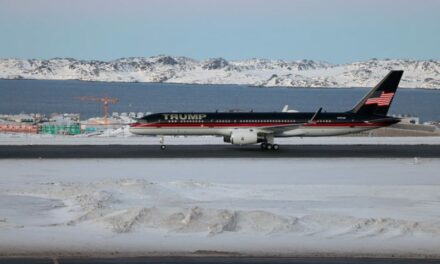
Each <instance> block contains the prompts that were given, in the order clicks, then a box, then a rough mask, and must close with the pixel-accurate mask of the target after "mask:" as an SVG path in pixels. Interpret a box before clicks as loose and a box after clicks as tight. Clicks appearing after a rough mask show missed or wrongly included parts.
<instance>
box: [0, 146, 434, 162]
mask: <svg viewBox="0 0 440 264" xmlns="http://www.w3.org/2000/svg"><path fill="white" fill-rule="evenodd" d="M414 157H418V158H440V145H283V146H281V148H280V150H278V151H273V150H272V151H267V150H261V149H260V147H259V146H258V145H253V146H232V145H169V146H167V149H166V150H161V149H160V148H159V146H158V145H26V146H15V145H13V146H8V145H5V146H0V159H17V158H20V159H21V158H24V159H38V158H44V159H56V158H75V159H76V158H414Z"/></svg>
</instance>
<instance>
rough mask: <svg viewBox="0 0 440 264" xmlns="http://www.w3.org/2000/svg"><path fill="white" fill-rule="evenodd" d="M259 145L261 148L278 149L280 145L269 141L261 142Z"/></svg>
mask: <svg viewBox="0 0 440 264" xmlns="http://www.w3.org/2000/svg"><path fill="white" fill-rule="evenodd" d="M260 147H261V149H263V150H279V149H280V146H279V145H278V144H270V143H266V142H263V143H261V145H260Z"/></svg>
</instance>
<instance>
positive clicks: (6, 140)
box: [0, 128, 440, 145]
mask: <svg viewBox="0 0 440 264" xmlns="http://www.w3.org/2000/svg"><path fill="white" fill-rule="evenodd" d="M275 141H276V143H277V144H282V145H309V144H312V145H322V144H337V145H353V144H354V145H369V144H385V145H421V144H424V145H427V144H429V145H438V144H440V137H317V138H313V137H304V138H301V137H291V138H276V139H275ZM165 143H166V144H167V145H209V144H215V145H217V144H226V143H224V142H223V137H214V136H175V137H174V136H166V137H165ZM110 144H117V145H159V137H154V136H152V137H150V136H135V135H132V134H130V133H129V132H127V130H126V129H123V128H121V129H117V130H108V131H106V132H104V133H103V134H92V135H81V136H63V135H39V134H4V133H3V134H1V133H0V145H110ZM228 144H229V143H228Z"/></svg>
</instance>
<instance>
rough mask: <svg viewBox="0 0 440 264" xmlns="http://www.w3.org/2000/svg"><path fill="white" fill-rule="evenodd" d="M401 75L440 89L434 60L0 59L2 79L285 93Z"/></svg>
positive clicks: (409, 83)
mask: <svg viewBox="0 0 440 264" xmlns="http://www.w3.org/2000/svg"><path fill="white" fill-rule="evenodd" d="M393 69H394V70H405V74H404V76H403V79H402V82H401V87H408V88H432V89H440V61H439V60H426V61H420V60H397V59H392V60H391V59H384V60H378V59H370V60H367V61H360V62H354V63H348V64H340V65H335V64H330V63H327V62H322V61H313V60H301V61H283V60H267V59H249V60H242V61H227V60H225V59H223V58H213V59H208V60H203V61H198V60H194V59H191V58H187V57H172V56H164V55H161V56H154V57H148V58H146V57H134V58H121V59H117V60H114V61H97V60H89V61H84V60H75V59H71V58H54V59H49V60H37V59H0V78H2V79H49V80H84V81H109V82H167V83H192V84H244V85H255V86H267V87H271V86H286V87H369V86H372V85H375V84H376V83H377V82H378V81H380V79H381V78H382V77H383V76H385V75H386V73H387V72H388V71H389V70H393Z"/></svg>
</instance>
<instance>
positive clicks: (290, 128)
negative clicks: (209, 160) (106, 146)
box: [130, 71, 403, 150]
mask: <svg viewBox="0 0 440 264" xmlns="http://www.w3.org/2000/svg"><path fill="white" fill-rule="evenodd" d="M402 74H403V71H391V72H390V73H389V74H388V75H387V76H386V77H385V78H384V79H382V81H381V82H380V83H379V84H377V85H376V86H375V87H374V88H373V89H371V90H370V92H368V93H367V94H366V95H365V96H364V97H363V98H362V99H361V101H359V102H358V103H357V104H356V105H355V106H354V107H353V109H351V110H350V111H347V112H340V113H325V112H324V113H323V112H322V108H319V110H318V111H316V112H315V113H312V112H309V113H307V112H304V113H292V112H273V113H270V112H263V113H258V112H225V113H222V112H220V113H219V112H213V113H189V112H183V113H158V114H151V115H147V116H144V117H142V118H140V119H139V120H138V121H137V122H136V123H134V124H132V125H131V126H130V131H131V132H132V133H134V134H139V135H159V136H166V135H214V136H223V137H224V141H225V142H228V143H232V144H236V145H245V144H256V143H261V148H262V149H274V150H277V149H278V148H279V146H278V145H277V144H274V138H276V137H295V136H299V137H319V136H338V135H344V134H350V133H357V132H362V131H366V130H371V129H375V128H380V127H385V126H389V125H392V124H395V123H397V122H399V121H400V119H398V118H394V117H389V116H387V113H388V109H389V107H390V105H391V102H392V100H393V98H394V95H395V93H396V89H397V87H398V85H399V82H400V79H401V77H402ZM161 144H162V146H161V148H162V149H165V145H163V138H162V139H161Z"/></svg>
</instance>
